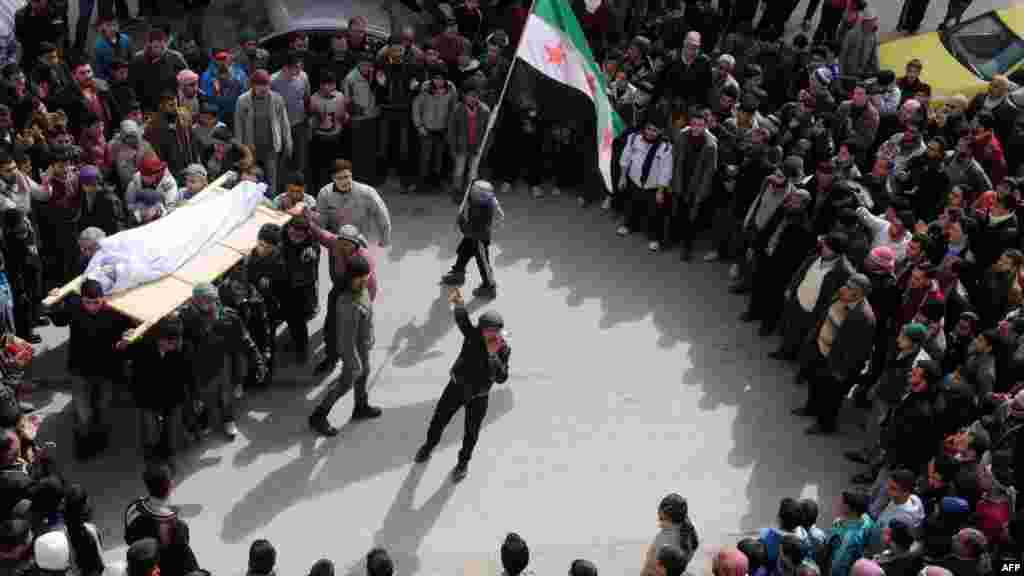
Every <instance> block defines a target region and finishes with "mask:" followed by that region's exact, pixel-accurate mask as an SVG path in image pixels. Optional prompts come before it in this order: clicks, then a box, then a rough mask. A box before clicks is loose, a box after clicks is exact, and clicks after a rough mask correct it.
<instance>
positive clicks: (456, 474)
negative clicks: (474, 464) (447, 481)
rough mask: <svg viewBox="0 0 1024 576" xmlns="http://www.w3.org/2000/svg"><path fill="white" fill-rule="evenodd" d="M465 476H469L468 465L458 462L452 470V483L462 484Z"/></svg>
mask: <svg viewBox="0 0 1024 576" xmlns="http://www.w3.org/2000/svg"><path fill="white" fill-rule="evenodd" d="M466 474H469V463H468V462H459V463H458V464H456V465H455V468H452V482H455V483H459V482H462V481H463V480H464V479H465V478H466Z"/></svg>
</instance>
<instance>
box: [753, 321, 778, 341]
mask: <svg viewBox="0 0 1024 576" xmlns="http://www.w3.org/2000/svg"><path fill="white" fill-rule="evenodd" d="M774 332H775V326H772V325H771V324H764V323H762V324H761V327H760V328H758V329H757V335H758V336H760V337H761V338H767V337H769V336H771V335H772V334H773V333H774Z"/></svg>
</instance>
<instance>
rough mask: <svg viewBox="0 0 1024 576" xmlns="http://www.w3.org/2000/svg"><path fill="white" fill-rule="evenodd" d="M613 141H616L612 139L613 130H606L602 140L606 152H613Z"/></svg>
mask: <svg viewBox="0 0 1024 576" xmlns="http://www.w3.org/2000/svg"><path fill="white" fill-rule="evenodd" d="M613 140H615V138H614V137H612V131H611V128H605V129H604V134H603V136H602V138H601V148H602V149H604V150H611V149H612V141H613Z"/></svg>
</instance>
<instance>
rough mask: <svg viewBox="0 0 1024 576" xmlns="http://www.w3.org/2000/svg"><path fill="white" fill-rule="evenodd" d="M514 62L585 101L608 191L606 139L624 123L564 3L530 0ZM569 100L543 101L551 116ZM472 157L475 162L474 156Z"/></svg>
mask: <svg viewBox="0 0 1024 576" xmlns="http://www.w3.org/2000/svg"><path fill="white" fill-rule="evenodd" d="M516 60H517V61H522V62H525V63H526V64H529V65H530V67H531V68H532V69H533V70H535V71H536V72H538V73H539V74H541V75H543V76H546V77H547V78H548V79H550V80H553V81H555V82H557V83H558V84H561V85H563V86H565V87H567V88H573V89H575V90H576V91H577V92H581V93H582V94H583V95H585V96H586V97H587V98H588V99H589V100H590V102H591V104H592V105H593V106H594V112H595V114H596V116H597V130H596V142H597V160H598V168H599V171H600V172H601V176H602V178H603V180H604V186H605V189H606V190H612V178H611V165H612V142H613V141H614V140H615V138H616V137H617V136H618V135H619V134H621V133H622V132H623V131H624V130H625V124H624V123H623V122H622V119H621V118H619V115H618V114H617V113H616V112H615V110H614V109H613V108H612V105H611V103H610V102H609V100H608V90H607V85H606V82H605V79H604V73H603V72H602V70H601V67H600V66H598V64H597V63H596V62H595V61H594V55H593V54H592V53H591V51H590V46H589V45H588V44H587V39H586V36H584V34H583V29H582V28H581V27H580V23H579V22H578V21H577V20H576V16H575V14H574V13H573V11H572V7H571V6H570V4H569V3H568V2H565V1H564V0H534V1H533V5H532V6H531V9H530V13H529V16H528V17H527V19H526V26H525V27H524V28H523V33H522V35H521V37H520V38H519V44H518V48H517V49H516ZM514 64H515V62H513V66H509V71H508V75H507V76H506V78H505V84H504V86H503V87H502V90H501V96H500V97H499V98H498V104H497V105H496V106H495V109H494V110H493V112H492V113H491V115H490V119H489V122H488V124H487V131H486V132H485V133H484V138H483V140H484V143H483V145H482V148H485V147H486V143H487V138H488V137H489V136H490V134H491V131H492V130H493V128H494V121H495V119H497V118H498V116H499V109H500V108H501V105H502V103H503V102H504V100H505V95H506V93H507V92H508V85H509V80H510V79H511V78H512V74H513V71H514V68H515V66H514ZM574 100H575V99H574V98H571V97H569V96H568V95H567V96H566V98H565V100H562V101H560V100H558V99H554V100H545V109H546V110H550V112H551V114H552V115H553V116H561V115H566V114H569V115H571V114H572V113H573V107H574V106H575V104H574ZM475 160H476V161H477V162H479V155H478V156H477V158H476V159H475ZM477 162H474V164H476V163H477ZM471 174H475V170H473V171H471ZM470 182H471V181H470ZM469 189H470V186H468V185H466V186H464V192H463V202H462V205H460V207H459V209H460V211H461V210H462V207H463V206H464V205H465V202H466V201H465V198H466V195H468V193H469Z"/></svg>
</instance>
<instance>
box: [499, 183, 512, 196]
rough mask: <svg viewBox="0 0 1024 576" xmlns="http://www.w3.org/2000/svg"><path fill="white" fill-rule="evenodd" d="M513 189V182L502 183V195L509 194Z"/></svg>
mask: <svg viewBox="0 0 1024 576" xmlns="http://www.w3.org/2000/svg"><path fill="white" fill-rule="evenodd" d="M511 189H512V183H511V182H502V183H501V193H502V194H508V191H509V190H511Z"/></svg>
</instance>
